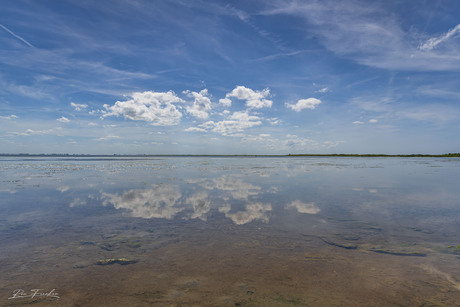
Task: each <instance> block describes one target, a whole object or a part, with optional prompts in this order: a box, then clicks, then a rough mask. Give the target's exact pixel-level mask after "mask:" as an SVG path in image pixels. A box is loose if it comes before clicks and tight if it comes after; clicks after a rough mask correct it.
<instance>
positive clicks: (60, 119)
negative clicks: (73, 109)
mask: <svg viewBox="0 0 460 307" xmlns="http://www.w3.org/2000/svg"><path fill="white" fill-rule="evenodd" d="M56 120H57V121H58V122H61V123H69V122H70V119H68V118H67V117H65V116H62V117H61V118H58V119H56Z"/></svg>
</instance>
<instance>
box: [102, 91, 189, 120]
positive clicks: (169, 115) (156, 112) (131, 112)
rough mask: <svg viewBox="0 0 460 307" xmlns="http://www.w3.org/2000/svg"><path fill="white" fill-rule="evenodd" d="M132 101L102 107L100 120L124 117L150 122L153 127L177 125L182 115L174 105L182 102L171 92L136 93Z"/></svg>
mask: <svg viewBox="0 0 460 307" xmlns="http://www.w3.org/2000/svg"><path fill="white" fill-rule="evenodd" d="M131 98H132V99H129V100H126V101H117V102H116V103H115V104H114V105H113V106H109V105H107V104H105V105H104V108H105V109H106V111H103V113H104V114H103V115H102V118H105V117H108V116H117V117H118V116H120V115H122V116H124V117H125V118H127V119H131V120H142V121H146V122H152V124H153V125H155V126H170V125H177V124H178V123H179V121H180V119H181V117H182V113H181V112H180V111H179V110H178V109H177V107H176V106H175V105H174V103H178V102H184V101H183V100H182V99H181V98H179V97H177V96H176V94H175V93H174V92H173V91H169V92H153V91H147V92H136V93H133V94H132V95H131Z"/></svg>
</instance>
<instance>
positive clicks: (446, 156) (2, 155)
mask: <svg viewBox="0 0 460 307" xmlns="http://www.w3.org/2000/svg"><path fill="white" fill-rule="evenodd" d="M0 157H83V158H103V157H120V158H123V157H127V158H129V157H136V158H138V157H389V158H390V157H403V158H414V157H422V158H425V157H434V158H450V157H460V153H447V154H440V155H431V154H409V155H402V154H398V155H388V154H302V153H298V154H287V155H244V154H242V155H238V154H235V155H213V154H193V155H192V154H135V155H130V154H126V155H125V154H113V155H106V154H101V155H98V154H28V153H18V154H5V153H3V154H2V153H0Z"/></svg>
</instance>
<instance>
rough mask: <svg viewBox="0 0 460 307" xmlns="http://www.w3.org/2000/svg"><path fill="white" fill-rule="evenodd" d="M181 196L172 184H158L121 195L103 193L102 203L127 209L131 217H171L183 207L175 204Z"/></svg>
mask: <svg viewBox="0 0 460 307" xmlns="http://www.w3.org/2000/svg"><path fill="white" fill-rule="evenodd" d="M181 197H182V194H181V192H180V191H179V188H178V187H177V186H174V185H160V186H157V187H154V188H151V189H144V190H129V191H127V192H125V193H123V194H121V195H119V194H109V193H103V194H102V198H103V205H104V206H105V205H107V204H109V203H110V204H112V205H113V206H114V207H115V208H116V209H127V210H129V211H130V213H131V215H132V216H133V217H142V218H165V219H168V220H169V219H172V218H173V217H174V216H175V215H176V214H177V213H179V212H181V211H183V210H184V209H185V208H184V207H180V206H176V204H178V201H179V200H180V198H181Z"/></svg>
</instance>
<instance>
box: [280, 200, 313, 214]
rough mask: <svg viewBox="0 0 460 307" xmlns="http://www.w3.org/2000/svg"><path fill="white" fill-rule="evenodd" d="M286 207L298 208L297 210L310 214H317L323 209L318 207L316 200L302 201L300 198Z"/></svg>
mask: <svg viewBox="0 0 460 307" xmlns="http://www.w3.org/2000/svg"><path fill="white" fill-rule="evenodd" d="M285 208H286V209H289V208H296V209H297V212H299V213H308V214H316V213H318V212H320V211H321V209H320V208H318V207H317V206H316V204H315V203H314V202H310V203H304V202H301V201H300V200H295V201H293V202H291V203H290V204H288V205H286V207H285Z"/></svg>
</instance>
